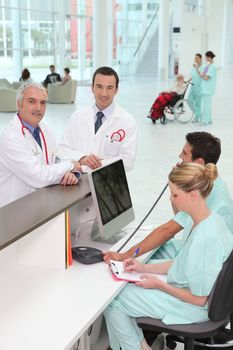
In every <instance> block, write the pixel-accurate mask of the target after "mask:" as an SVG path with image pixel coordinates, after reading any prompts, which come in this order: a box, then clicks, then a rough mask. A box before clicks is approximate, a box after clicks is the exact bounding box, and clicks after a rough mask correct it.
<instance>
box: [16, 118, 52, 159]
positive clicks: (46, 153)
mask: <svg viewBox="0 0 233 350" xmlns="http://www.w3.org/2000/svg"><path fill="white" fill-rule="evenodd" d="M19 120H20V123H21V124H22V128H21V130H22V134H23V135H24V136H25V131H24V129H27V130H28V131H29V132H30V134H31V131H30V130H29V129H28V128H27V127H26V126H25V125H23V123H22V120H21V119H20V117H19ZM39 130H40V134H41V136H42V140H43V144H44V151H45V159H46V164H47V165H49V156H48V148H47V143H46V140H45V137H44V133H43V131H42V130H41V128H40V127H39Z"/></svg>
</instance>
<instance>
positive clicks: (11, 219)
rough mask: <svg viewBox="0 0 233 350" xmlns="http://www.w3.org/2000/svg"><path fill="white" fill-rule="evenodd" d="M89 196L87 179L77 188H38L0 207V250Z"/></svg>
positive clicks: (83, 179) (84, 178)
mask: <svg viewBox="0 0 233 350" xmlns="http://www.w3.org/2000/svg"><path fill="white" fill-rule="evenodd" d="M88 196H90V189H89V184H88V179H87V176H85V175H84V176H83V177H82V180H81V182H80V184H79V185H77V186H61V185H56V186H51V187H45V188H41V189H38V190H37V191H35V192H33V193H30V194H29V195H27V196H25V197H22V198H20V199H18V200H16V201H14V202H12V203H10V204H8V205H6V206H4V207H2V208H0V227H1V235H0V250H1V249H3V248H5V247H7V246H9V245H10V244H12V243H14V242H16V241H17V240H19V239H20V238H22V237H23V236H25V235H27V234H28V233H29V232H31V231H33V230H35V229H36V228H37V227H39V226H41V225H43V224H44V223H46V222H48V221H49V220H51V219H52V218H54V217H55V216H57V215H59V214H60V213H62V212H64V211H65V210H66V209H68V208H70V207H71V206H73V205H74V204H76V203H77V202H78V201H80V200H81V199H83V198H86V197H88Z"/></svg>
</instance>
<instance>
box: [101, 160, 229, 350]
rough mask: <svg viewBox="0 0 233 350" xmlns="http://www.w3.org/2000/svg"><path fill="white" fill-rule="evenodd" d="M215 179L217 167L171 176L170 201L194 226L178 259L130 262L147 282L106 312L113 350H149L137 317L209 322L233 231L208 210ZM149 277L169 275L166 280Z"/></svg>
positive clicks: (188, 167) (187, 168)
mask: <svg viewBox="0 0 233 350" xmlns="http://www.w3.org/2000/svg"><path fill="white" fill-rule="evenodd" d="M216 177H217V168H216V166H215V165H214V164H207V165H206V166H202V165H200V164H194V163H186V164H185V163H184V164H182V165H181V166H180V167H178V168H175V169H173V170H172V172H171V173H170V174H169V187H170V192H171V197H170V199H171V201H172V203H174V204H175V206H176V207H177V208H178V210H181V211H186V212H187V213H188V214H189V215H190V216H191V217H192V219H193V222H194V225H193V227H192V229H191V231H189V232H188V233H187V234H186V235H185V237H184V238H183V243H182V247H181V249H180V251H179V252H178V254H177V256H176V257H175V258H174V260H160V261H159V263H157V264H141V263H139V262H137V261H136V260H133V261H132V262H131V259H128V260H126V261H125V266H126V270H128V271H138V272H141V273H142V281H140V282H137V283H135V284H133V283H130V284H128V285H127V286H126V287H125V288H124V289H123V291H122V292H121V293H120V294H119V295H118V296H117V297H116V298H115V299H114V300H113V302H112V303H111V304H110V305H109V306H108V307H107V309H106V310H105V312H104V315H105V319H106V323H107V329H108V333H109V340H110V347H111V349H112V350H120V349H122V350H142V349H143V350H146V349H150V347H149V346H148V344H147V343H146V341H145V339H144V338H143V333H142V330H141V329H139V328H138V326H137V324H136V321H135V317H141V316H147V317H152V318H158V319H161V320H162V321H163V322H164V323H166V324H186V323H193V322H202V321H206V320H208V311H207V300H208V296H209V294H210V292H211V289H212V287H213V285H214V282H215V280H216V278H217V276H218V273H219V272H220V270H221V269H222V265H223V263H224V262H225V261H226V259H227V257H228V256H229V255H230V253H231V251H232V248H233V237H232V233H231V232H230V231H229V230H228V228H227V227H226V225H225V223H224V221H223V219H222V218H221V217H220V216H219V215H218V214H216V213H212V212H210V210H209V209H208V207H207V206H206V201H205V198H206V197H207V196H208V194H209V193H210V191H211V189H212V186H213V181H214V179H215V178H216ZM127 264H129V265H128V266H127ZM148 273H163V274H167V282H164V281H162V280H160V279H158V278H156V277H155V276H152V275H149V274H148Z"/></svg>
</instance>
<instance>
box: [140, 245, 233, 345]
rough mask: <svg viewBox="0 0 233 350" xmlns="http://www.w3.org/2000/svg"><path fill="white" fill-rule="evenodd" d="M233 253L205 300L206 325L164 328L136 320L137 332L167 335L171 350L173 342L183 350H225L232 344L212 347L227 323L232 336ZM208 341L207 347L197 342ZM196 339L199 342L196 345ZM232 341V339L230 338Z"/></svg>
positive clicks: (143, 319) (150, 321)
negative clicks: (207, 339) (199, 349)
mask: <svg viewBox="0 0 233 350" xmlns="http://www.w3.org/2000/svg"><path fill="white" fill-rule="evenodd" d="M232 314H233V251H232V252H231V254H230V256H229V257H228V259H227V260H226V261H225V263H224V264H223V267H222V270H221V271H220V273H219V275H218V278H217V280H216V282H215V284H214V286H213V288H212V291H211V294H210V296H209V298H208V316H209V321H206V322H200V323H192V324H181V325H180V324H179V325H166V324H164V323H163V322H162V321H161V320H158V319H154V318H150V317H137V319H136V321H137V324H138V326H139V327H140V328H142V329H147V330H154V331H155V332H156V333H167V334H169V336H167V346H168V347H169V348H171V349H174V348H175V347H176V343H175V341H179V342H183V343H184V350H193V349H194V344H195V346H196V345H197V346H200V347H206V348H208V349H210V348H211V347H212V348H214V349H216V347H217V348H220V347H222V348H223V347H224V348H228V349H229V347H230V346H231V347H232V345H233V344H232V343H231V344H228V343H225V344H222V346H221V344H218V345H217V346H216V343H215V344H214V338H213V336H215V335H216V334H218V333H220V332H221V331H222V330H223V329H224V328H225V327H226V326H227V324H228V323H229V322H230V325H231V330H229V332H230V333H231V336H233V315H232ZM206 338H210V343H209V344H205V343H204V342H203V343H201V342H200V340H202V339H206ZM195 339H198V341H196V340H195ZM231 339H232V337H231Z"/></svg>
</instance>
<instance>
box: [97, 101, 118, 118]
mask: <svg viewBox="0 0 233 350" xmlns="http://www.w3.org/2000/svg"><path fill="white" fill-rule="evenodd" d="M114 106H115V104H114V102H112V103H111V104H110V105H109V106H108V107H107V108H105V109H103V110H102V111H101V112H103V114H104V116H105V117H106V118H109V117H111V115H112V114H113V111H114ZM93 109H94V114H95V116H96V113H97V112H100V109H99V108H98V107H97V106H96V104H94V106H93Z"/></svg>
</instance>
